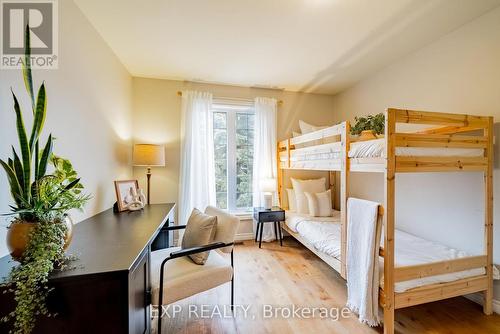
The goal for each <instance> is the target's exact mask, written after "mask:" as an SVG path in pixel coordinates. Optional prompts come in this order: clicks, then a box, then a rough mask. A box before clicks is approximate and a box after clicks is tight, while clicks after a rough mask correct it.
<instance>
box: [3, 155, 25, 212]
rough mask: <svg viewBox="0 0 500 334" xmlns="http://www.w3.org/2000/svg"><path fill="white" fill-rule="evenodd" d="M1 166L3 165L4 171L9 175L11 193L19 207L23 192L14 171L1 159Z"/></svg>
mask: <svg viewBox="0 0 500 334" xmlns="http://www.w3.org/2000/svg"><path fill="white" fill-rule="evenodd" d="M0 165H2V167H3V169H4V170H5V172H6V173H7V178H8V179H9V184H10V192H11V194H12V197H13V198H14V201H15V202H16V204H18V205H19V204H20V201H21V198H22V190H21V185H20V184H19V182H18V180H17V178H16V175H15V173H14V170H13V169H12V168H11V167H10V166H9V165H8V164H7V163H5V161H3V160H1V159H0Z"/></svg>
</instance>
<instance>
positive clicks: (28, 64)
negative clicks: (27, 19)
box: [22, 25, 35, 113]
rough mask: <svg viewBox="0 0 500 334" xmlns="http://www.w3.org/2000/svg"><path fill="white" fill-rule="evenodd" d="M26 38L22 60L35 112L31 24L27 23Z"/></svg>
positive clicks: (25, 81)
mask: <svg viewBox="0 0 500 334" xmlns="http://www.w3.org/2000/svg"><path fill="white" fill-rule="evenodd" d="M24 38H25V45H26V47H25V49H24V61H23V62H22V68H23V79H24V85H25V86H26V91H27V92H28V94H29V96H30V99H31V108H32V109H33V113H35V94H33V77H32V76H31V41H30V27H29V25H26V29H25V31H24Z"/></svg>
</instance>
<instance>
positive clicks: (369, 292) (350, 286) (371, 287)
mask: <svg viewBox="0 0 500 334" xmlns="http://www.w3.org/2000/svg"><path fill="white" fill-rule="evenodd" d="M378 206H379V204H378V203H375V202H370V201H365V200H361V199H357V198H349V199H348V201H347V236H348V238H347V307H348V308H349V309H350V310H351V311H353V312H354V313H356V314H358V315H359V321H360V322H362V323H366V324H368V325H369V326H377V325H379V323H380V318H379V316H378V287H379V263H378V249H379V247H380V234H381V227H380V226H377V225H378V224H377V216H378Z"/></svg>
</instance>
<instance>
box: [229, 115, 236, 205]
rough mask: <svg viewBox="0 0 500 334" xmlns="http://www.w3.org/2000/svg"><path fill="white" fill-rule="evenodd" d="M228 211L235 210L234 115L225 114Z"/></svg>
mask: <svg viewBox="0 0 500 334" xmlns="http://www.w3.org/2000/svg"><path fill="white" fill-rule="evenodd" d="M227 177H228V180H227V181H228V182H227V187H228V189H227V190H228V193H227V196H228V199H227V200H228V209H229V211H235V210H236V113H235V112H232V111H229V112H227Z"/></svg>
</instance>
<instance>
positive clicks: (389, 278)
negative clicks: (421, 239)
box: [384, 109, 396, 334]
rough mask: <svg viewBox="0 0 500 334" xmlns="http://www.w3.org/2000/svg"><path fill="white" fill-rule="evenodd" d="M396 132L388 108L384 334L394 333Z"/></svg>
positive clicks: (386, 121) (386, 134) (393, 119)
mask: <svg viewBox="0 0 500 334" xmlns="http://www.w3.org/2000/svg"><path fill="white" fill-rule="evenodd" d="M395 133H396V111H395V110H393V109H387V112H386V114H385V138H386V142H387V144H386V152H385V156H386V159H387V164H386V168H385V172H384V176H385V180H384V206H385V215H384V229H385V230H384V334H393V333H394V306H395V305H394V228H395V226H394V224H395V214H394V213H395V181H396V180H395V177H396V173H395V171H396V157H395V143H396V138H395Z"/></svg>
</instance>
